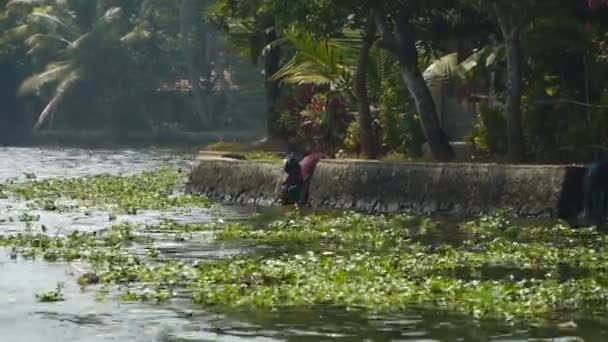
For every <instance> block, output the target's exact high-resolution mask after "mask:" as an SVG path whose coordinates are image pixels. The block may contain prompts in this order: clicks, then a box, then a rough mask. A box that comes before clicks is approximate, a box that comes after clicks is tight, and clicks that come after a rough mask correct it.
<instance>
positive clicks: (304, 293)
mask: <svg viewBox="0 0 608 342" xmlns="http://www.w3.org/2000/svg"><path fill="white" fill-rule="evenodd" d="M165 225H169V226H171V227H173V229H174V231H176V232H178V233H185V229H184V226H181V225H177V224H173V223H170V222H168V223H165ZM202 227H203V226H200V228H201V229H202ZM138 228H142V229H143V228H144V227H136V226H131V225H116V226H114V227H112V228H110V229H109V230H107V231H103V232H99V233H97V234H83V233H78V232H75V233H72V234H70V235H67V236H57V237H49V236H47V235H45V234H43V233H42V232H40V231H35V230H31V231H28V232H26V233H23V234H17V235H11V236H5V237H0V246H5V247H10V248H16V249H17V250H19V251H20V252H21V253H31V254H32V255H33V256H35V257H40V258H45V259H47V260H75V259H80V260H83V261H86V262H87V263H89V264H90V265H91V269H92V272H93V274H94V275H95V281H94V282H89V281H88V279H86V280H87V281H86V282H85V281H84V280H85V279H84V278H83V277H80V279H79V280H80V281H81V282H83V284H81V285H83V286H86V285H90V284H97V283H99V284H100V286H102V289H107V288H108V286H112V285H120V286H124V285H127V286H126V288H129V290H128V291H127V292H124V296H123V299H125V300H138V301H151V302H164V301H166V300H169V299H170V298H171V297H172V296H173V295H174V294H173V293H174V291H173V290H174V289H177V288H184V289H189V290H190V291H191V292H190V293H191V296H192V297H191V298H192V300H193V301H194V302H195V303H199V304H201V305H205V306H217V307H221V308H246V307H260V308H267V309H270V308H274V307H278V306H285V305H288V306H289V305H291V306H315V305H324V304H333V305H338V306H347V307H358V308H365V309H366V310H368V311H370V312H384V313H390V312H400V311H402V310H405V309H408V308H412V307H418V306H425V307H431V308H433V307H434V308H441V309H446V310H450V311H455V312H461V313H465V314H467V315H471V316H472V317H476V318H480V319H482V318H500V319H504V320H506V321H509V322H512V323H514V324H515V323H519V322H522V321H527V322H539V321H543V320H547V319H552V318H554V317H556V315H559V316H560V317H562V316H563V317H569V315H576V314H582V313H587V312H593V313H604V312H606V307H608V272H607V268H606V267H605V265H606V264H608V248H606V247H607V246H608V242H607V241H606V238H605V237H604V235H601V234H598V233H597V232H595V231H594V230H591V229H580V230H572V229H569V228H568V227H565V226H563V225H560V224H557V225H553V226H550V227H549V226H534V225H522V224H516V223H513V222H511V221H509V220H508V219H507V218H506V216H504V215H501V214H499V215H496V216H493V217H483V218H479V219H476V220H473V221H470V222H465V223H463V224H460V225H442V224H440V223H438V222H436V221H433V220H430V219H427V218H418V217H410V216H405V215H398V216H367V215H361V214H354V213H344V214H341V215H326V214H312V215H304V214H301V213H295V214H288V215H286V216H285V217H282V218H279V219H275V220H272V221H271V222H265V223H264V222H257V223H256V222H252V223H251V224H246V223H238V224H237V223H226V222H222V221H218V222H216V223H213V224H210V225H208V226H207V228H209V229H210V230H212V231H215V232H216V235H217V236H218V237H219V238H220V239H253V240H255V241H258V242H262V243H265V244H271V245H273V246H276V247H281V248H280V251H281V252H282V253H281V252H276V253H270V254H268V253H264V254H262V255H259V254H253V255H245V256H238V257H230V258H226V259H219V260H210V261H207V262H204V263H200V264H194V263H191V262H188V261H185V260H184V261H179V260H171V259H158V258H156V256H157V255H156V251H155V250H151V251H152V253H150V254H152V255H147V257H148V258H146V256H142V257H138V256H135V255H133V254H131V253H129V251H128V250H127V247H129V246H130V244H131V243H136V242H137V241H138V239H139V238H138V236H139V233H140V230H141V229H138ZM147 228H149V227H147ZM452 230H456V232H453V231H452ZM450 232H451V233H456V236H457V237H459V238H461V239H462V241H460V242H459V243H452V242H451V241H450V240H449V239H446V240H445V242H441V240H439V241H437V240H436V239H435V236H439V235H442V234H444V235H448V234H449V233H450ZM430 237H432V239H431V238H430ZM142 240H145V239H142ZM448 242H450V243H448ZM306 250H308V251H306ZM584 270H587V271H586V272H583V271H584ZM571 271H575V272H571ZM131 285H137V286H135V287H134V286H131ZM134 288H140V289H141V288H143V289H144V290H133V289H134ZM145 289H149V290H145Z"/></svg>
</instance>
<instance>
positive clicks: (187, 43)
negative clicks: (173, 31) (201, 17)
mask: <svg viewBox="0 0 608 342" xmlns="http://www.w3.org/2000/svg"><path fill="white" fill-rule="evenodd" d="M178 7H179V25H180V35H181V45H182V52H183V53H184V58H185V59H186V66H187V68H188V79H189V81H190V85H191V87H192V90H191V92H192V97H193V98H194V109H195V111H196V114H197V115H198V116H199V117H200V120H201V124H202V125H203V127H204V126H206V125H207V124H208V122H209V113H208V112H207V105H206V103H205V102H206V101H205V97H204V95H203V91H202V89H201V86H200V77H199V75H200V73H199V72H198V70H197V68H196V63H195V62H194V58H195V57H194V55H195V54H194V39H193V37H192V35H193V34H192V29H193V28H194V25H195V19H196V17H195V15H196V6H195V2H194V0H180V1H179V2H178Z"/></svg>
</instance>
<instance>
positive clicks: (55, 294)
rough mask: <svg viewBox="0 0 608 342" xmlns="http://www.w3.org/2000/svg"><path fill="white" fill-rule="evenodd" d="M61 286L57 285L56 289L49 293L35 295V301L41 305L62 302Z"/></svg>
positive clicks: (60, 284)
mask: <svg viewBox="0 0 608 342" xmlns="http://www.w3.org/2000/svg"><path fill="white" fill-rule="evenodd" d="M63 286H64V285H63V284H62V283H57V287H56V288H55V289H54V290H52V291H49V292H45V293H42V294H38V295H36V299H38V301H39V302H42V303H55V302H63V301H64V300H65V298H64V296H63Z"/></svg>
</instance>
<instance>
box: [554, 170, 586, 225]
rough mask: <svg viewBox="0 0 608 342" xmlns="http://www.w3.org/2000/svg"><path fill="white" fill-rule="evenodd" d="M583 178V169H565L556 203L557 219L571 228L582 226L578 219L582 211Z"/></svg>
mask: <svg viewBox="0 0 608 342" xmlns="http://www.w3.org/2000/svg"><path fill="white" fill-rule="evenodd" d="M584 177H585V168H584V167H580V166H572V167H568V168H566V172H565V175H564V181H563V185H562V191H561V193H560V197H559V201H558V218H559V219H562V220H564V221H566V222H568V223H569V224H570V225H573V226H578V225H581V224H583V223H582V221H581V220H580V219H579V217H580V214H581V213H582V211H583V199H584V193H583V191H584V187H583V183H584Z"/></svg>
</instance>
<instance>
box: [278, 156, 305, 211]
mask: <svg viewBox="0 0 608 342" xmlns="http://www.w3.org/2000/svg"><path fill="white" fill-rule="evenodd" d="M300 160H301V158H300V156H299V154H298V153H297V151H296V149H295V148H294V147H293V146H290V149H289V151H288V153H287V160H286V161H285V165H284V166H283V171H285V173H287V178H286V179H285V181H284V182H283V189H282V198H281V204H282V205H294V204H296V205H297V204H298V203H299V201H300V197H301V191H302V186H303V184H304V181H303V179H302V171H301V167H300Z"/></svg>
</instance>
